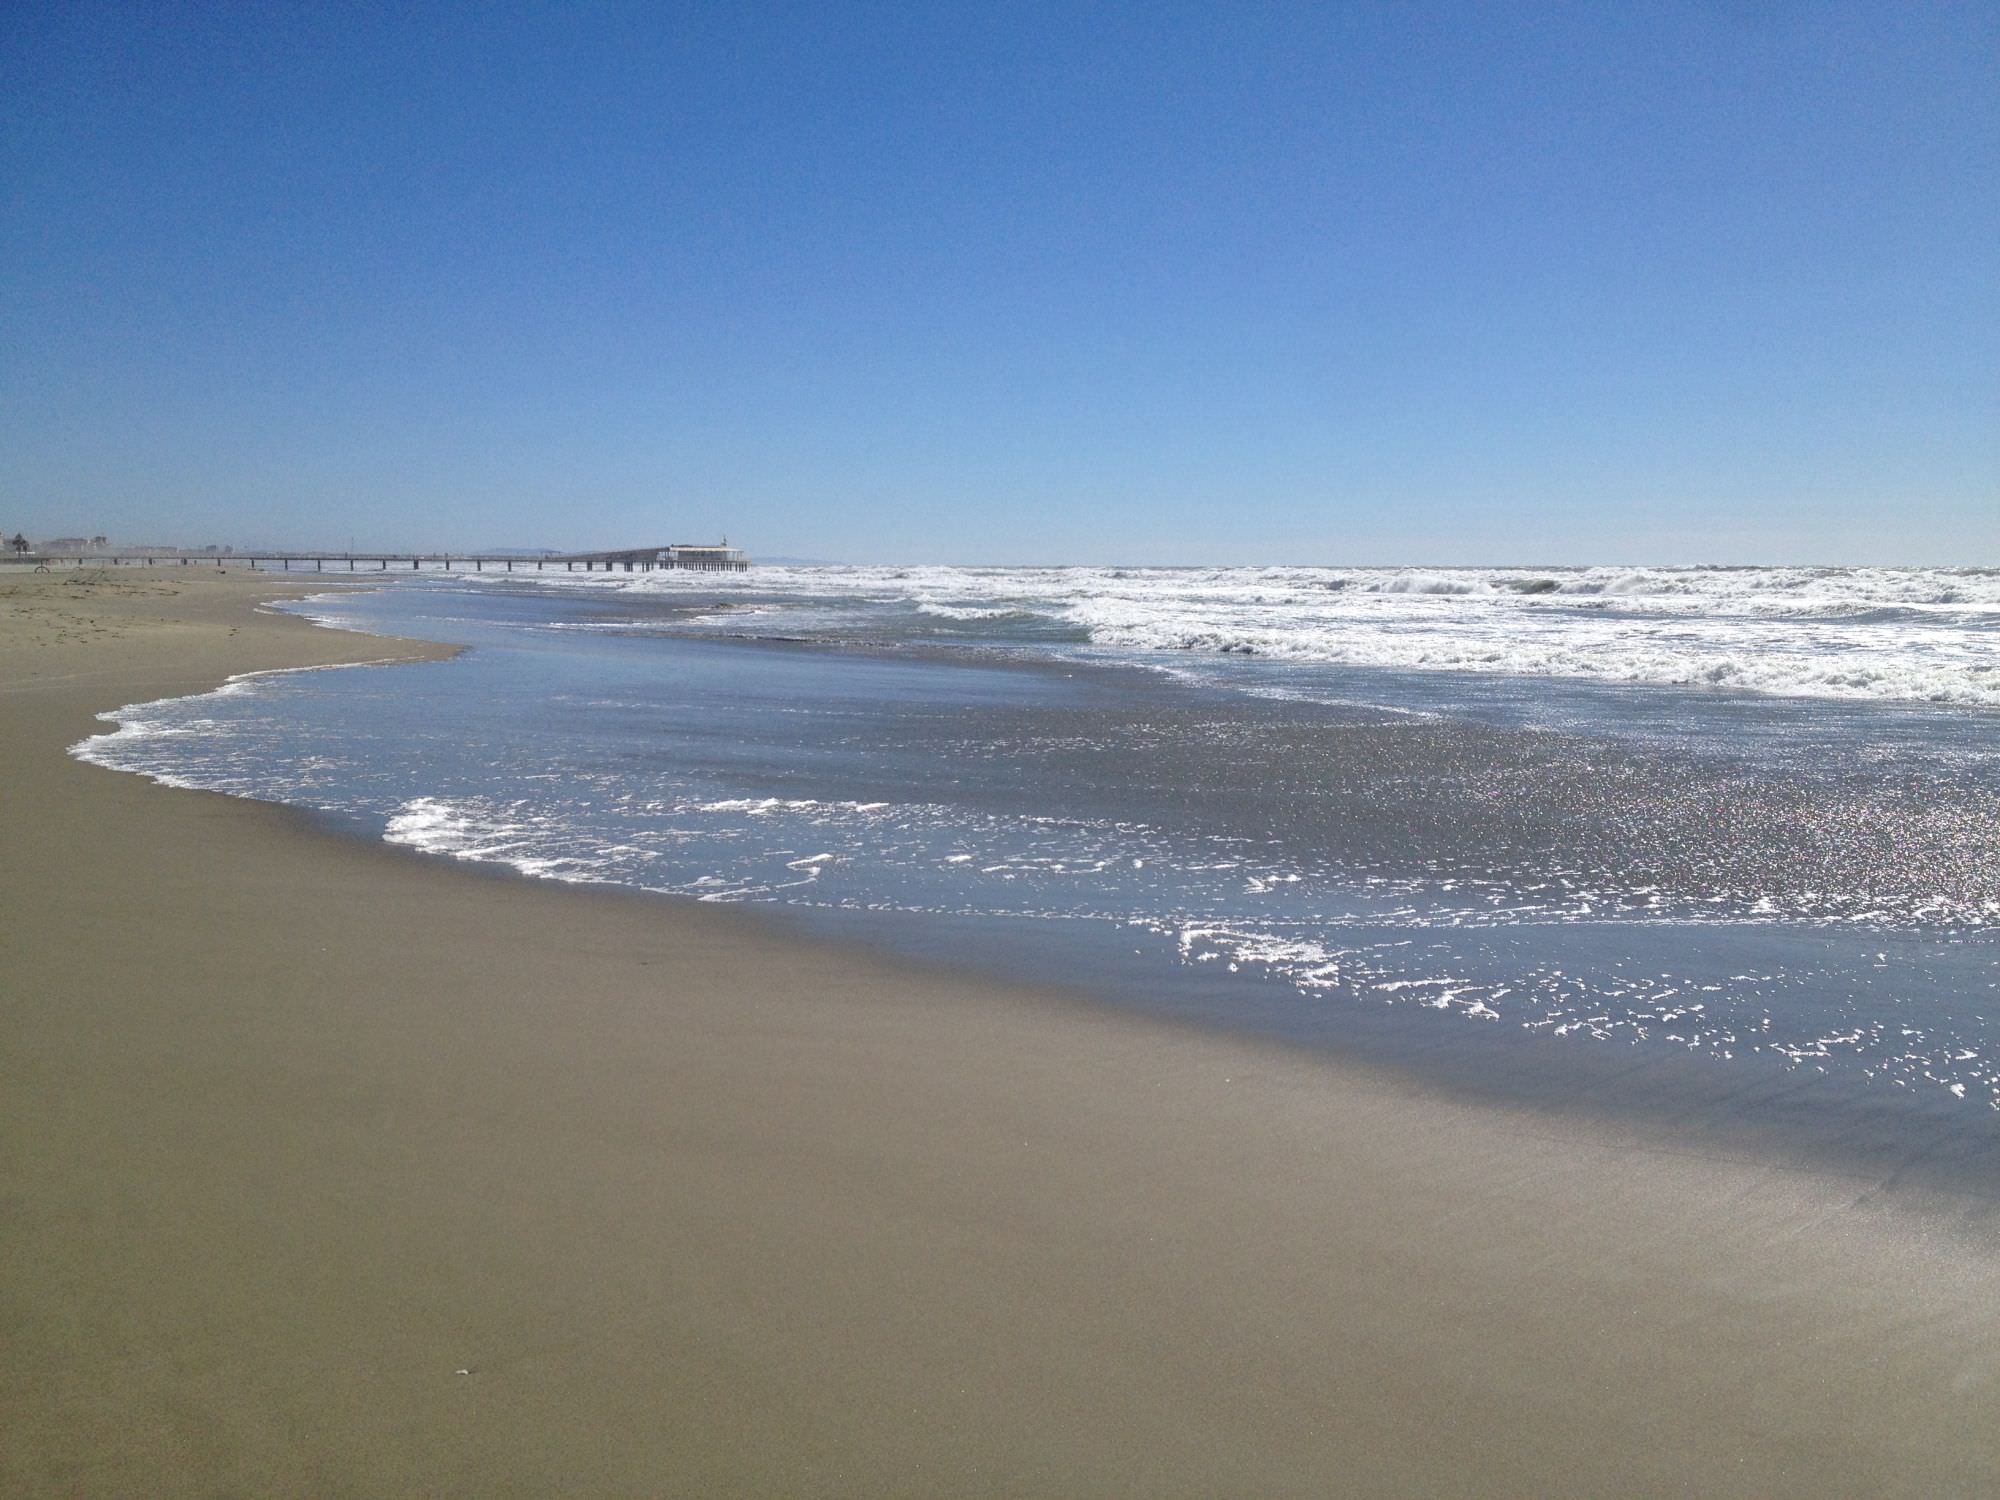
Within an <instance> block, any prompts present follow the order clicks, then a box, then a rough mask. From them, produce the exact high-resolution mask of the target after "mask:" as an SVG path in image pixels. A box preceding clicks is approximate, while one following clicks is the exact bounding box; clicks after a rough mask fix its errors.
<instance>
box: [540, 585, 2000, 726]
mask: <svg viewBox="0 0 2000 1500" xmlns="http://www.w3.org/2000/svg"><path fill="white" fill-rule="evenodd" d="M541 581H542V582H549V580H541ZM558 586H564V587H587V588H593V589H600V590H602V589H610V590H617V591H631V592H637V593H642V594H675V593H682V594H690V595H700V596H703V597H712V596H717V595H720V596H723V597H725V598H734V599H740V600H742V601H743V602H746V603H748V602H753V601H754V602H756V603H757V604H759V605H761V606H762V609H763V617H762V618H761V619H760V620H759V621H758V622H757V625H756V626H755V628H756V629H757V630H759V631H768V632H771V633H798V634H807V635H810V634H815V633H828V634H831V635H834V636H840V635H866V636H869V637H871V638H884V637H886V638H893V637H894V636H895V634H896V633H897V631H896V627H895V625H894V623H893V621H892V620H891V619H890V618H889V616H888V615H887V614H885V611H890V612H893V611H903V612H905V613H904V616H903V617H904V618H906V619H907V618H911V617H915V618H935V619H938V620H941V621H949V622H954V623H956V624H959V625H963V626H975V625H977V626H984V627H986V628H987V629H989V630H990V631H991V632H992V633H993V634H994V636H995V638H996V639H999V640H1005V639H1007V638H1008V635H1009V632H1010V631H1012V630H1015V629H1028V630H1030V631H1034V630H1040V631H1043V632H1046V631H1047V630H1049V629H1051V628H1056V629H1061V630H1067V631H1068V632H1070V633H1071V636H1072V638H1073V639H1074V640H1075V641H1076V642H1078V643H1083V644H1088V645H1091V646H1095V647H1098V648H1104V649H1112V650H1118V651H1126V652H1132V653H1139V654H1143V655H1146V656H1157V655H1163V654H1165V655H1172V654H1196V655H1211V656H1212V655H1249V656H1257V657H1264V658H1269V659H1273V660H1278V661H1293V662H1319V663H1327V664H1332V665H1341V666H1354V667H1368V668H1389V669H1394V670H1400V671H1411V672H1441V671H1442V672H1473V673H1484V674H1504V675H1515V676H1532V677H1569V678H1581V679H1590V680H1597V681H1605V682H1615V683H1631V684H1663V685H1679V686H1695V687H1712V688H1722V689H1731V690H1737V691H1744V692H1756V693H1770V694H1785V695H1793V696H1806V697H1819V698H1844V699H1859V700H1878V701H1902V702H1931V703H1946V704H1958V705H1964V706H1969V707H2000V570H1993V569H1950V568H1679V569H1674V568H1580V569H1567V570H1560V569H1558V570H1533V569H1519V568H1486V569H1477V568H1449V569H1390V568H1290V567H1287V568H1211V569H1161V568H1153V569H1144V568H1140V569H1124V568H1022V569H1010V568H943V567H911V568H879V567H874V568H862V567H857V568H761V569H756V570H753V571H752V572H749V573H743V574H716V575H709V574H677V573H650V574H647V573H641V574H631V575H626V574H617V575H609V576H606V575H592V576H591V577H589V578H587V579H586V578H583V577H572V576H567V575H566V576H565V577H564V578H563V579H561V580H560V581H559V584H558ZM704 625H705V628H710V629H716V630H741V629H744V628H746V625H745V622H744V621H743V619H742V618H741V615H740V614H739V613H737V612H735V611H724V612H722V613H719V614H716V615H714V616H711V617H710V618H709V619H708V620H707V621H706V622H704Z"/></svg>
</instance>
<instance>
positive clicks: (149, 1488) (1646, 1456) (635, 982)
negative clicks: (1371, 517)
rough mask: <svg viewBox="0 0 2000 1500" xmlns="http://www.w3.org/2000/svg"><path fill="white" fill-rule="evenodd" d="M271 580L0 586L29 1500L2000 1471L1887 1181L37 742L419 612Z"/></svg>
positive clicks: (9, 1168)
mask: <svg viewBox="0 0 2000 1500" xmlns="http://www.w3.org/2000/svg"><path fill="white" fill-rule="evenodd" d="M284 587H285V585H283V584H281V583H279V582H278V581H276V580H273V579H271V578H269V577H250V576H246V575H242V574H238V573H231V574H229V575H226V576H217V575H216V574H215V573H214V572H213V571H212V570H211V571H207V572H203V571H201V570H197V569H163V570H160V571H159V572H157V573H147V572H142V571H139V570H129V571H127V570H121V571H119V572H117V573H116V574H113V575H99V577H98V579H97V581H81V580H77V579H76V578H75V575H62V574H58V575H54V576H30V575H23V574H18V573H6V572H0V754H4V764H5V766H6V780H5V785H4V792H0V797H4V801H3V802H0V988H3V989H4V1001H3V1002H0V1070H3V1071H0V1077H4V1093H0V1205H4V1207H0V1214H4V1218H3V1219H0V1320H4V1321H0V1351H4V1352H0V1490H4V1491H5V1492H6V1493H8V1494H22V1495H63V1494H87V1495H182V1494H186V1495H222V1494H241V1495H301V1496H304V1495H313V1496H325V1495H390V1494H436V1495H465V1496H492V1495H505V1494H523V1495H538V1494H550V1493H570V1494H619V1495H642V1494H644V1495H653V1494H700V1495H709V1494H740V1495H783V1494H801V1495H806V1494H810V1495H890V1494H912V1495H961V1494H1036V1495H1094V1494H1132V1495H1148V1496H1165V1495H1275V1494H1334V1493H1339V1494H1352V1493H1404V1494H1512V1495H1549V1494H1560V1493H1570V1494H1599V1495H1602V1494H1610V1493H1622V1494H1633V1493H1680V1492H1683V1491H1688V1492H1696V1493H1708V1494H1718V1493H1731V1494H1745V1495H1751V1494H1759V1495H1766V1494H1775V1493H1796V1494H1807V1493H1834V1492H1838V1493H1850V1494H1851V1493H1903V1494H1912V1495H1916V1494H1924V1495H1935V1494H1940V1493H1965V1494H1976V1493H1991V1492H1992V1490H1993V1488H1994V1487H1995V1485H1996V1483H2000V1424H1996V1421H1995V1417H1996V1406H2000V1302H1996V1290H2000V1277H1996V1273H1995V1262H1994V1258H1993V1257H1992V1256H1991V1255H1989V1254H1987V1253H1986V1252H1985V1250H1984V1248H1983V1247H1981V1246H1979V1245H1978V1244H1976V1243H1971V1242H1968V1241H1967V1240H1966V1239H1965V1237H1963V1236H1958V1235H1950V1234H1944V1233H1941V1232H1937V1231H1936V1230H1935V1228H1934V1227H1933V1226H1930V1225H1927V1224H1926V1223H1925V1222H1924V1221H1923V1220H1922V1219H1920V1218H1918V1217H1915V1216H1912V1215H1911V1214H1909V1213H1907V1212H1905V1211H1903V1210H1902V1209H1900V1208H1894V1207H1890V1206H1886V1205H1885V1203H1884V1201H1883V1200H1882V1198H1881V1196H1880V1195H1879V1194H1875V1193H1872V1192H1871V1191H1869V1189H1868V1186H1867V1185H1866V1184H1858V1183H1856V1182H1854V1181H1848V1180H1843V1179H1841V1178H1838V1177H1834V1176H1815V1175H1811V1174H1807V1173H1802V1172H1798V1171H1784V1170H1779V1169H1776V1168H1772V1167H1768V1166H1764V1165H1760V1164H1758V1163H1756V1162H1753V1161H1746V1160H1731V1159H1722V1158H1717V1157H1715V1156H1713V1155H1707V1154H1702V1153H1699V1152H1687V1151H1676V1150H1672V1149H1648V1148H1647V1147H1646V1146H1645V1145H1644V1144H1643V1143H1640V1142H1637V1141H1634V1140H1632V1139H1629V1138H1627V1137H1626V1136H1625V1134H1624V1133H1622V1132H1621V1131H1620V1130H1618V1129H1615V1128H1612V1127H1609V1126H1607V1127H1605V1128H1603V1129H1601V1130H1591V1131H1588V1132H1586V1131H1584V1130H1583V1129H1581V1128H1577V1127H1557V1126H1551V1125H1549V1124H1548V1123H1546V1122H1540V1121H1537V1120H1535V1119H1532V1118H1529V1117H1525V1116H1519V1115H1513V1114H1509V1113H1506V1112H1503V1111H1498V1110H1494V1109H1490V1108H1485V1107H1472V1106H1468V1105H1464V1104H1460V1103H1455V1102H1453V1101H1452V1100H1449V1099H1444V1098H1438V1097H1434V1096H1431V1095H1428V1094H1426V1093H1424V1092H1422V1091H1421V1090H1418V1089H1416V1088H1414V1087H1412V1086H1411V1085H1409V1084H1407V1083H1402V1082H1398V1081H1396V1080H1393V1079H1389V1078H1385V1077H1381V1076H1378V1075H1375V1074H1371V1073H1367V1072H1363V1071H1360V1070H1357V1069H1354V1068H1351V1067H1346V1066H1341V1065H1338V1064H1336V1063H1334V1062H1330V1061H1328V1060H1327V1059H1325V1058H1321V1057H1317V1056H1312V1055H1302V1054H1295V1053H1291V1052H1287V1051H1285V1050H1282V1049H1279V1048H1275V1047H1269V1046H1263V1045H1259V1044H1255V1043H1250V1042H1235V1041H1231V1040H1227V1039H1221V1038H1217V1037H1215V1036H1212V1035H1207V1034H1203V1033H1197V1032H1193V1031H1188V1030H1182V1029H1177V1028H1175V1027H1173V1026H1170V1025H1167V1024H1163V1023H1159V1022H1154V1021H1150V1020H1145V1019H1141V1018H1136V1017H1133V1016H1130V1015H1127V1014H1123V1013H1117V1012H1113V1011H1110V1010H1101V1009H1094V1008H1092V1007H1089V1006H1085V1005H1078V1004H1076V1003H1073V1002H1071V1001H1069V1000H1066V999H1064V998H1063V997H1061V996H1055V995H1044V994H1038V993H1035V992H1032V991H1026V990H1022V989H1019V988H1011V987H1007V986H1003V985H998V984H991V983H985V982H981V981H978V980H973V979H964V978H955V977H951V976H947V975H942V974H939V973H935V972H929V971H925V970H922V969H918V968H914V967H910V966H905V965H899V964H896V963H892V962H889V961H886V960H882V959H878V958H874V957H871V956H869V955H867V954H862V953H855V952H851V951H847V950H844V949H841V948H837V947H829V946H825V945H817V944H808V943H805V942H801V941H799V940H797V939H796V938H794V937H792V936H790V935H788V934H787V933H785V932H783V931H781V930H779V929H777V928H775V927H774V926H773V925H771V924H770V923H768V922H766V921H764V920H762V919H759V918H757V917H755V916H754V915H746V914H744V913H741V912H732V911H726V910H720V909H716V908H713V907H697V906H690V905H685V904H674V903H669V902H664V901H652V900H644V899H637V898H630V897H625V896H620V895H608V894H605V893H601V892H585V891H578V890H572V889H564V888H559V887H554V886H547V885H535V884H530V883H527V882H522V881H515V880H509V879H499V878H491V877H484V876H481V875H478V874H476V873H473V872H470V871H467V870H465V869H463V868H457V867H450V866H446V865H443V864H440V863H437V862H432V861H426V860H424V859H421V858H419V857H416V856H412V855H406V854H402V853H398V852H396V851H392V850H389V849H387V848H383V847H375V846H370V845H367V844H365V843H362V842H359V841H352V840H344V839H339V838H334V837H331V836H327V835H323V834H321V833H319V832H317V831H315V830H313V829H312V828H311V827H310V826H309V825H307V824H306V823H305V822H304V821H303V820H302V819H300V818H299V817H297V816H296V815H294V814H290V813H287V812H285V811H282V810H280V809H276V808H272V807H266V806H261V805H257V804H252V803H245V802H237V801H231V800H228V799H225V798H222V797H218V796H212V795H207V794H202V793H192V792H184V791H172V790H167V789H163V788H161V787H158V786H155V785H152V784H150V783H147V782H144V781H142V780H140V779H139V778H136V777H131V776H123V775H119V774H116V773H113V772H109V771H104V770H100V769H97V768H94V767H90V766H86V765H82V764H80V763H78V762H76V761H74V760H72V759H70V758H69V757H67V756H66V755H65V754H64V753H63V750H64V747H65V746H66V745H67V744H69V743H71V742H72V741H74V740H76V739H78V738H80V737H82V736H83V735H85V734H87V733H90V732H92V731H93V729H96V728H101V727H103V726H100V725H97V724H95V723H94V721H93V715H94V714H95V713H96V712H98V711H100V710H103V709H107V708H110V707H113V706H116V705H118V704H121V703H126V702H130V701H134V700H138V699H145V698H152V697H159V696H163V695H167V694H174V693H183V692H188V691H192V690H196V689H199V688H201V687H204V686H207V685H210V684H212V683H214V682H215V681H217V680H219V679H220V678H221V677H223V676H224V675H225V674H227V673H228V672H230V671H237V670H244V669H249V668H256V667H270V666H280V665H294V664H303V663H308V662H325V661H330V660H336V659H341V658H348V657H354V658H379V657H383V656H385V655H390V654H393V653H394V652H395V651H396V650H398V649H404V648H399V647H397V646H395V645H394V644H393V643H385V642H382V641H379V640H373V639H366V638H356V637H352V636H342V635H338V634H335V633H333V632H329V631H324V630H317V629H314V628H311V627H309V626H306V625H304V624H302V623H300V622H298V621H295V620H291V619H288V618H281V617H275V616H272V615H269V614H258V613H254V612H253V610H252V607H251V606H252V604H253V601H255V600H257V599H260V598H267V597H271V596H272V595H274V594H277V593H279V592H281V591H282V590H283V589H284ZM408 649H413V650H417V651H421V650H423V649H424V648H408ZM387 670H393V668H391V669H387Z"/></svg>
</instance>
